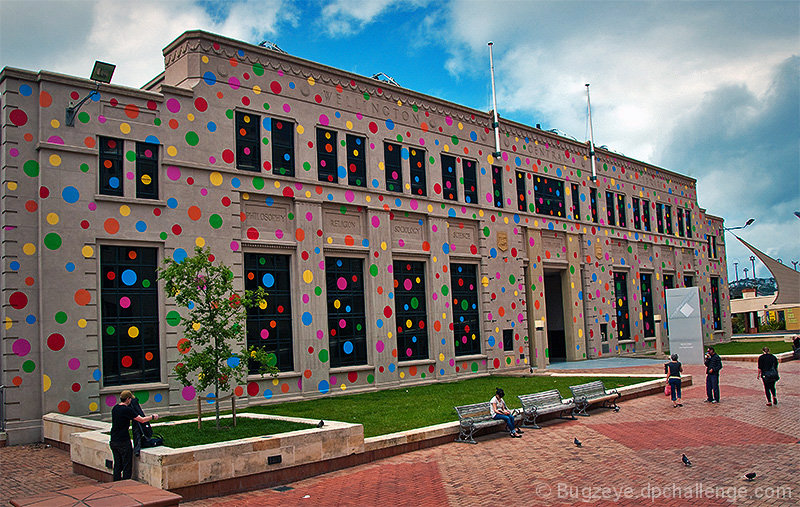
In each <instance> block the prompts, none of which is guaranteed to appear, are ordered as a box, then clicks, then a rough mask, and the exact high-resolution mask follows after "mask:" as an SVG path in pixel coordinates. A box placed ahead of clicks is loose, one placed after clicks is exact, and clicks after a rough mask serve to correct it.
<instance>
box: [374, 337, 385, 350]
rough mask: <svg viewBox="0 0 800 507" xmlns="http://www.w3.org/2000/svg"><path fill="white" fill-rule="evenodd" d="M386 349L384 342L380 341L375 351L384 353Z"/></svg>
mask: <svg viewBox="0 0 800 507" xmlns="http://www.w3.org/2000/svg"><path fill="white" fill-rule="evenodd" d="M385 347H386V345H385V344H384V343H383V340H378V343H376V344H375V350H377V351H378V352H379V353H380V352H383V349H384V348H385Z"/></svg>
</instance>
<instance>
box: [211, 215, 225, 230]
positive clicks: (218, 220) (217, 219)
mask: <svg viewBox="0 0 800 507" xmlns="http://www.w3.org/2000/svg"><path fill="white" fill-rule="evenodd" d="M208 223H209V224H210V225H211V227H213V228H214V229H219V228H220V227H222V217H221V216H219V215H217V214H216V213H214V214H213V215H211V216H210V217H208Z"/></svg>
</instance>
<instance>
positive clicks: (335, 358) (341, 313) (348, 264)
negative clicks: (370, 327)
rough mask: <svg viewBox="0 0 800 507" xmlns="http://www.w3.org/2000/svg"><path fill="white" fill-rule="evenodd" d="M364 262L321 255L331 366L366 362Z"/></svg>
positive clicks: (336, 366)
mask: <svg viewBox="0 0 800 507" xmlns="http://www.w3.org/2000/svg"><path fill="white" fill-rule="evenodd" d="M363 264H364V261H363V260H362V259H353V258H348V257H326V258H325V280H326V287H327V292H328V340H329V343H328V347H329V348H330V358H331V368H338V367H340V366H355V365H359V364H367V331H366V325H365V320H364V319H365V313H364V269H363Z"/></svg>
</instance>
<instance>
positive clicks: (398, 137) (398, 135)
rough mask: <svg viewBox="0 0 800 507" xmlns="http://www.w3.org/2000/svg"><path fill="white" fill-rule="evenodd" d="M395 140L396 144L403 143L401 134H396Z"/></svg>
mask: <svg viewBox="0 0 800 507" xmlns="http://www.w3.org/2000/svg"><path fill="white" fill-rule="evenodd" d="M395 139H397V142H398V143H402V142H403V135H402V134H397V137H396V138H395Z"/></svg>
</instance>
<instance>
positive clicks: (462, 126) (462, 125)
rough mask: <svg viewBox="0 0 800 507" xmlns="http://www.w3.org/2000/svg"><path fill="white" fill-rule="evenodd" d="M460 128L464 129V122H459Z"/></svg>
mask: <svg viewBox="0 0 800 507" xmlns="http://www.w3.org/2000/svg"><path fill="white" fill-rule="evenodd" d="M458 130H464V124H463V123H461V122H458Z"/></svg>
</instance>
